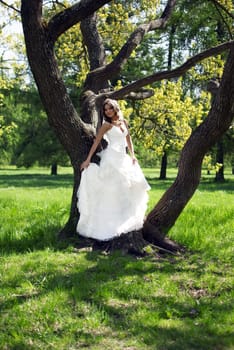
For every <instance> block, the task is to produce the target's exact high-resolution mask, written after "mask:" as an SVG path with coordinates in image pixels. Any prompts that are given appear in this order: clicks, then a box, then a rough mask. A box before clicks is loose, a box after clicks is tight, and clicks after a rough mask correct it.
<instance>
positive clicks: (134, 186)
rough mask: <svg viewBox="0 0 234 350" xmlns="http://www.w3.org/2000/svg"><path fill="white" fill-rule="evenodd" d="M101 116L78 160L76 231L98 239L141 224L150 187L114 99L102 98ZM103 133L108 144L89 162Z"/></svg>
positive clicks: (120, 232)
mask: <svg viewBox="0 0 234 350" xmlns="http://www.w3.org/2000/svg"><path fill="white" fill-rule="evenodd" d="M103 116H104V120H105V121H104V123H103V124H102V126H101V128H100V129H99V131H98V133H97V136H96V139H95V141H94V143H93V145H92V147H91V149H90V151H89V154H88V157H87V159H86V160H85V161H84V162H83V163H82V164H81V167H80V169H81V170H83V171H82V176H81V182H80V187H79V189H78V194H77V195H78V202H77V203H78V209H79V212H80V219H79V221H78V225H77V232H78V233H79V234H80V235H81V236H84V237H89V238H93V239H97V240H100V241H106V240H110V239H113V238H115V237H118V236H120V235H121V234H124V233H128V232H130V231H134V230H139V229H140V228H142V226H143V221H144V216H145V211H146V208H147V201H148V194H147V191H148V190H149V189H150V187H149V185H148V183H147V181H146V179H145V177H144V175H143V173H142V170H141V168H140V166H139V165H138V162H137V159H136V157H135V155H134V148H133V144H132V140H131V136H130V133H129V129H128V126H127V123H126V121H125V120H124V119H123V117H122V113H121V110H120V107H119V105H118V103H117V101H115V100H112V99H106V100H105V101H104V104H103ZM103 137H105V139H107V142H108V146H107V148H106V149H104V150H103V151H101V152H100V153H99V156H100V158H101V160H100V165H97V164H95V163H91V158H92V156H93V154H94V153H95V151H96V149H97V147H98V145H99V143H100V142H101V140H102V138H103ZM126 148H127V149H128V152H129V154H127V152H126Z"/></svg>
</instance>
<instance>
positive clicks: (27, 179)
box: [0, 174, 73, 188]
mask: <svg viewBox="0 0 234 350" xmlns="http://www.w3.org/2000/svg"><path fill="white" fill-rule="evenodd" d="M72 185H73V175H72V174H66V175H56V176H51V175H44V174H18V175H15V174H14V175H11V174H8V175H0V187H2V188H7V187H51V188H54V187H66V188H67V187H69V186H70V187H72Z"/></svg>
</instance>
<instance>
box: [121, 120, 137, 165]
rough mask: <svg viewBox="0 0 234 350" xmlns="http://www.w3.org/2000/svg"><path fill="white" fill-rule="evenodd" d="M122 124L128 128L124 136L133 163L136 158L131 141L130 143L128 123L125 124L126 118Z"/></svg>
mask: <svg viewBox="0 0 234 350" xmlns="http://www.w3.org/2000/svg"><path fill="white" fill-rule="evenodd" d="M124 124H125V125H126V128H127V130H128V134H127V136H126V141H127V146H128V150H129V153H130V155H131V158H132V161H133V163H135V162H136V161H137V159H136V157H135V154H134V147H133V143H132V138H131V135H130V132H129V128H128V124H127V122H126V120H124Z"/></svg>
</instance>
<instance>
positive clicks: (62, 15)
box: [48, 0, 111, 42]
mask: <svg viewBox="0 0 234 350" xmlns="http://www.w3.org/2000/svg"><path fill="white" fill-rule="evenodd" d="M110 1H111V0H95V1H93V0H81V1H80V2H79V3H77V4H75V5H73V6H71V7H69V8H67V9H66V10H64V11H62V12H59V13H58V14H56V15H55V16H54V17H53V18H52V19H51V20H50V21H49V24H48V31H49V35H50V37H51V40H52V41H53V42H55V41H56V40H57V38H58V37H59V36H60V35H61V34H63V33H64V32H65V31H66V30H68V29H69V28H71V27H72V26H73V25H75V24H77V23H79V22H80V21H82V20H83V19H85V18H87V17H88V16H90V15H91V14H92V13H94V12H95V11H97V10H98V9H99V8H100V7H102V6H103V5H105V4H107V3H108V2H110Z"/></svg>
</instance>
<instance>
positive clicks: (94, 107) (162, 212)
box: [21, 0, 234, 246]
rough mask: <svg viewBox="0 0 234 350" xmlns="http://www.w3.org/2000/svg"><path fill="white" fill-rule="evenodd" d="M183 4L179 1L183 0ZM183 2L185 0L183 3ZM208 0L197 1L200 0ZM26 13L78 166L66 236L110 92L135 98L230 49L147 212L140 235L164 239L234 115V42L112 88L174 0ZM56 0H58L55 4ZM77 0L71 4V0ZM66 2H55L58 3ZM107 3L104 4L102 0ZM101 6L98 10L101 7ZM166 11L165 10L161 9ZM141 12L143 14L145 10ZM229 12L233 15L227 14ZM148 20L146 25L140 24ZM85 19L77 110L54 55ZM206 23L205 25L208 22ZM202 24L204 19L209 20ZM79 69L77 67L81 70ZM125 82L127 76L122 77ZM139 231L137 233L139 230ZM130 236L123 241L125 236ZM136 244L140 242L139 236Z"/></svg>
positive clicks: (34, 8) (41, 70)
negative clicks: (215, 87)
mask: <svg viewBox="0 0 234 350" xmlns="http://www.w3.org/2000/svg"><path fill="white" fill-rule="evenodd" d="M179 3H180V2H179ZM185 3H186V2H185ZM202 3H203V2H199V4H200V5H201V6H202ZM21 4H22V6H21V16H22V23H23V28H24V36H25V42H26V48H27V56H28V60H29V63H30V67H31V70H32V72H33V76H34V79H35V82H36V84H37V87H38V91H39V94H40V97H41V100H42V103H43V105H44V107H45V110H46V112H47V115H48V120H49V123H50V125H51V126H52V127H53V128H54V130H55V132H56V135H57V136H58V138H59V140H60V142H61V143H62V145H63V146H64V148H65V150H66V152H67V153H68V155H69V157H70V159H71V163H72V166H73V168H74V189H73V197H72V203H71V211H70V217H69V220H68V223H67V225H66V226H65V228H64V229H63V230H62V231H61V235H63V236H65V237H67V236H69V235H74V234H75V227H76V223H77V220H78V212H77V206H76V195H77V188H78V186H79V181H80V171H79V167H80V164H81V162H82V160H83V159H85V158H86V155H87V153H88V150H89V148H90V145H91V144H92V140H93V137H94V135H95V131H96V129H97V128H98V127H99V126H100V124H101V115H100V113H99V111H100V107H101V105H102V102H103V100H104V99H105V98H106V97H111V98H115V99H118V100H121V99H128V98H131V99H133V98H134V99H137V98H144V97H148V96H149V95H151V94H152V92H150V91H149V90H148V89H147V90H143V91H142V90H141V89H142V88H144V87H146V86H149V85H151V84H154V83H155V82H156V81H161V80H163V79H172V78H176V77H179V76H181V75H184V74H185V72H186V71H187V70H188V69H189V68H191V67H192V66H194V65H195V64H196V63H197V62H199V61H201V60H202V59H204V58H207V57H210V56H214V55H216V54H220V53H221V52H224V51H225V50H228V56H227V59H226V63H225V68H224V73H223V76H222V81H221V84H220V88H219V91H218V93H217V95H216V98H215V101H214V103H213V104H212V107H211V109H210V111H209V113H208V116H207V118H206V119H205V120H204V121H203V123H201V124H200V125H199V127H198V128H196V129H195V130H194V131H193V132H192V134H191V136H190V137H189V139H188V140H187V142H186V144H185V146H184V148H183V150H182V152H181V156H180V160H179V170H178V175H177V178H176V180H175V182H174V183H173V184H172V186H171V187H170V188H169V189H168V190H167V191H166V193H165V194H164V195H163V196H162V198H161V199H160V201H159V202H158V203H157V204H156V206H155V208H154V209H153V210H152V211H151V212H150V213H149V215H148V216H147V218H146V222H145V225H144V228H143V237H144V239H146V240H149V241H151V242H153V243H157V244H161V245H165V244H167V242H165V239H164V238H165V235H166V234H167V232H168V230H169V229H170V228H171V227H172V225H173V224H174V223H175V221H176V219H177V217H178V216H179V215H180V213H181V211H182V210H183V208H184V207H185V205H186V204H187V202H188V201H189V199H190V198H191V197H192V195H193V193H194V191H195V190H196V188H197V186H198V184H199V180H200V173H201V164H202V160H203V158H204V155H205V154H206V152H207V151H208V150H209V149H210V148H211V146H212V145H213V144H214V143H215V142H217V140H219V139H220V137H221V136H222V135H223V134H224V132H225V131H226V130H227V129H228V128H229V126H230V124H231V121H232V118H233V103H234V86H233V84H234V81H233V79H232V75H233V72H234V43H233V41H230V42H226V43H223V44H220V45H219V46H217V47H212V48H210V49H207V50H205V51H204V52H202V53H199V54H197V55H195V56H194V57H191V58H190V59H189V60H187V62H185V63H184V64H183V65H181V66H179V67H178V68H173V69H171V70H164V71H158V72H154V68H153V67H152V74H151V75H148V76H147V73H148V72H145V74H144V72H142V73H143V74H142V77H141V78H140V79H138V80H136V81H133V82H132V81H131V82H126V84H123V87H122V88H117V89H114V88H115V86H113V83H114V82H115V81H118V80H119V77H120V76H121V73H122V72H123V67H124V64H125V63H126V62H127V61H129V62H130V61H131V58H130V57H131V55H132V54H134V52H135V49H136V48H137V47H138V46H140V44H141V43H142V42H143V40H144V38H145V37H146V36H147V35H150V33H151V32H153V31H159V30H160V31H162V30H163V29H164V28H165V26H166V24H167V23H168V20H169V18H170V16H171V14H172V12H173V9H174V8H175V6H176V1H175V0H171V1H167V2H166V4H165V7H164V9H162V8H161V7H158V8H157V7H156V2H153V1H152V4H151V3H150V2H149V1H148V2H147V4H148V5H151V6H148V7H147V6H146V7H145V8H147V9H148V11H145V9H144V6H145V2H144V1H133V2H131V3H129V2H128V3H127V4H126V3H125V2H124V3H123V2H121V1H119V2H110V1H104V0H97V1H95V2H94V1H91V0H81V1H80V2H79V3H71V6H70V7H69V5H68V4H67V7H66V8H64V6H63V7H61V8H59V9H58V8H57V10H58V11H57V13H56V14H53V15H51V16H50V17H49V18H47V21H45V20H44V18H43V16H42V9H43V2H42V1H41V0H31V1H30V3H29V2H28V1H26V0H22V1H21ZM53 4H54V6H56V4H57V3H53ZM72 4H73V5H72ZM60 5H61V3H59V4H58V6H60ZM104 5H105V6H104ZM120 5H121V6H125V8H127V7H130V8H131V11H128V12H126V13H130V14H131V20H130V27H131V26H132V27H134V28H135V29H134V30H132V31H131V32H130V30H129V28H128V27H126V26H125V22H124V23H121V25H120V27H118V25H119V23H120V21H121V20H120V19H119V18H118V16H117V17H116V16H115V13H118V11H117V10H118V7H119V6H120ZM139 6H140V9H141V13H140V14H141V17H140V20H139V21H138V22H137V18H138V17H137V11H138V10H137V9H138V7H139ZM96 11H99V12H96ZM102 11H104V12H105V11H106V13H109V14H111V16H110V19H109V21H110V23H114V25H113V27H112V34H113V35H114V33H116V32H117V28H119V31H118V35H117V36H118V38H121V40H120V41H117V40H116V47H111V46H110V45H109V42H108V37H107V38H106V40H104V39H105V35H102V36H101V34H104V33H102V32H101V31H100V27H99V22H98V14H99V13H100V14H101V13H102ZM159 12H160V13H161V15H160V14H159ZM142 14H144V16H142ZM229 15H230V14H229ZM143 21H144V24H143V23H142V22H143ZM77 23H80V24H81V33H82V36H83V41H84V44H85V46H86V48H87V53H88V63H89V69H90V70H89V72H88V74H87V75H86V76H85V79H84V84H83V86H79V88H80V91H82V94H81V96H80V97H81V98H80V106H79V107H80V108H79V113H77V110H76V109H75V108H74V104H73V103H72V100H71V98H70V96H69V91H68V90H67V89H66V87H65V85H64V82H63V80H62V77H61V72H60V71H59V67H58V63H57V60H56V57H55V51H54V47H55V43H56V41H57V39H58V38H59V37H60V36H61V35H62V34H63V33H65V32H66V31H67V30H68V29H70V28H71V27H73V25H75V24H77ZM205 25H206V24H205ZM205 25H204V26H205ZM120 28H121V29H120ZM114 29H115V31H114ZM79 73H80V72H79ZM123 82H124V80H123ZM137 237H139V236H137ZM127 239H128V238H127V236H126V240H127ZM134 243H135V244H136V246H137V244H138V242H136V241H134Z"/></svg>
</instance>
